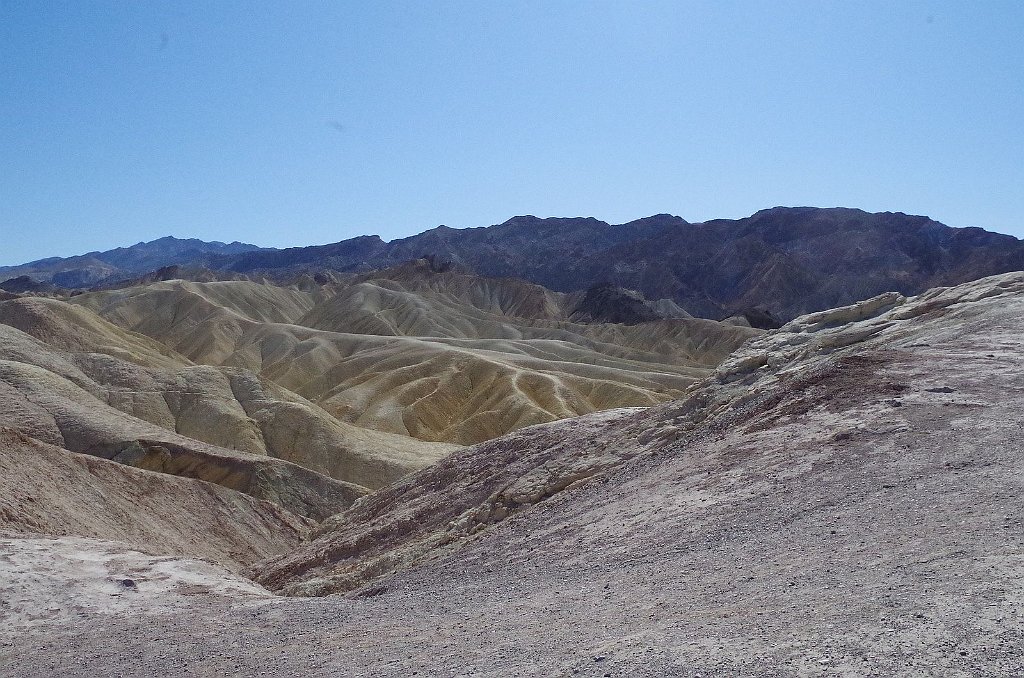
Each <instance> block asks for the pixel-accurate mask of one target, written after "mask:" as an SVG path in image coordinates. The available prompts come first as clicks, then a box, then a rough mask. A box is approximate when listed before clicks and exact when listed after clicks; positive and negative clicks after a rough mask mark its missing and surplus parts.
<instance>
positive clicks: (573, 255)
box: [215, 207, 1024, 326]
mask: <svg viewBox="0 0 1024 678" xmlns="http://www.w3.org/2000/svg"><path fill="white" fill-rule="evenodd" d="M428 256H429V257H433V258H434V259H436V260H443V261H451V262H455V263H457V264H461V265H463V266H467V267H469V268H471V269H473V270H475V271H476V272H478V273H480V274H481V275H487V276H507V277H517V278H524V279H526V280H529V281H531V282H535V283H538V284H541V285H544V286H545V287H548V288H551V289H554V290H558V291H563V292H571V291H578V290H586V289H589V288H591V287H593V286H594V285H598V284H605V283H608V284H611V285H613V286H615V287H622V288H628V289H632V290H636V291H638V292H640V293H641V294H642V295H643V296H644V297H646V298H647V299H663V298H667V299H671V300H673V301H675V302H676V303H677V304H678V305H679V306H681V307H682V308H683V309H684V310H686V311H687V312H689V313H691V314H693V315H696V316H702V317H708V318H724V317H727V316H740V315H742V316H747V317H748V318H749V317H751V316H754V317H755V319H758V320H757V322H758V324H762V325H766V326H767V325H772V324H774V321H775V320H776V319H781V320H788V319H790V318H793V317H795V316H796V315H799V314H801V313H805V312H810V311H814V310H819V309H823V308H830V307H834V306H841V305H843V304H848V303H851V302H853V301H855V300H857V299H862V298H865V297H870V296H872V295H875V294H878V293H880V292H884V291H888V290H895V291H899V292H902V293H904V294H915V293H918V292H921V291H923V290H925V289H927V288H929V287H934V286H937V285H953V284H958V283H961V282H964V281H968V280H973V279H976V278H980V277H983V276H986V275H992V274H996V273H1003V272H1006V271H1013V270H1019V269H1021V268H1024V243H1022V242H1021V241H1020V240H1018V239H1017V238H1014V237H1012V236H1008V235H1002V234H998V233H992V232H988V231H984V230H982V229H980V228H950V227H948V226H945V225H944V224H941V223H939V222H937V221H934V220H932V219H929V218H928V217H922V216H911V215H907V214H903V213H900V212H895V213H894V212H883V213H875V214H873V213H868V212H864V211H861V210H856V209H846V208H830V209H819V208H813V207H793V208H788V207H776V208H773V209H768V210H762V211H760V212H757V213H756V214H754V215H752V216H750V217H747V218H745V219H738V220H728V219H718V220H714V221H707V222H704V223H700V224H691V223H687V222H686V221H684V220H683V219H681V218H679V217H674V216H670V215H667V214H659V215H655V216H652V217H647V218H645V219H639V220H636V221H632V222H629V223H626V224H621V225H611V224H607V223H605V222H603V221H598V220H597V219H593V218H573V219H561V218H552V219H540V218H537V217H533V216H522V217H514V218H512V219H509V220H508V221H506V222H505V223H503V224H498V225H496V226H490V227H488V228H469V229H452V228H447V227H445V226H440V227H438V228H435V229H431V230H429V231H426V232H424V233H421V234H419V235H416V236H412V237H410V238H403V239H401V240H394V241H392V242H389V243H385V242H383V241H382V240H380V239H379V238H376V237H361V238H355V239H352V240H347V241H343V242H340V243H335V244H333V245H325V246H322V247H304V248H294V249H288V250H280V251H263V252H254V253H250V254H245V255H241V256H238V257H234V258H229V257H225V258H222V259H219V260H218V261H216V262H215V264H216V265H218V266H222V267H224V268H227V269H230V270H232V271H236V272H240V273H252V272H259V273H262V274H275V273H278V274H279V273H283V272H289V273H295V272H298V271H300V270H303V269H316V268H331V269H335V270H339V271H354V270H367V269H376V268H384V267H387V266H390V265H394V264H397V263H400V262H403V261H407V260H410V259H416V258H421V257H428ZM765 319H768V320H765ZM762 321H763V322H762Z"/></svg>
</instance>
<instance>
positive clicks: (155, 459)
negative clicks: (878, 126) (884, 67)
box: [0, 208, 1024, 676]
mask: <svg viewBox="0 0 1024 678" xmlns="http://www.w3.org/2000/svg"><path fill="white" fill-rule="evenodd" d="M839 252H842V253H843V256H842V257H839V256H838V254H837V253H839ZM1022 268H1024V245H1022V244H1021V241H1019V240H1017V239H1016V238H1013V237H1010V236H1002V235H998V234H994V233H989V232H987V231H982V230H981V229H953V228H948V227H946V226H944V225H942V224H939V223H937V222H935V221H932V220H930V219H927V218H924V217H912V216H907V215H903V214H892V213H884V214H871V213H866V212H861V211H858V210H846V209H812V208H775V209H771V210H764V211H762V212H758V213H757V214H755V215H753V216H751V217H749V218H747V219H741V220H735V221H726V220H718V221H711V222H706V223H700V224H690V223H687V222H685V221H683V220H682V219H679V218H678V217H669V216H666V215H658V216H654V217H649V218H646V219H641V220H638V221H635V222H630V223H627V224H622V225H609V224H607V223H604V222H600V221H597V220H596V219H537V218H534V217H516V218H514V219H511V220H509V221H508V222H505V223H503V224H500V225H496V226H491V227H487V228H479V229H466V230H458V229H447V228H444V227H442V228H439V229H433V230H430V231H426V232H424V233H423V234H420V235H418V236H413V237H411V238H407V239H404V240H395V241H391V242H388V243H385V242H383V241H382V240H380V239H379V238H375V237H361V238H355V239H352V240H347V241H342V242H338V243H336V244H333V245H323V246H315V247H304V248H295V249H290V250H274V249H266V248H258V247H256V246H252V245H244V244H241V243H232V244H230V245H225V244H223V243H206V242H202V241H186V240H175V239H173V238H166V239H163V240H159V241H154V242H150V243H140V244H139V245H135V246H132V247H126V248H121V249H118V250H112V251H107V252H93V253H90V254H87V255H82V256H78V257H71V258H65V259H60V258H53V259H46V260H42V261H37V262H32V263H29V264H25V265H19V266H11V267H7V268H5V269H0V278H2V279H4V280H5V282H2V283H0V289H2V290H3V292H0V295H2V297H0V298H2V300H0V337H2V341H0V470H2V473H0V620H2V624H0V667H2V669H0V673H3V674H4V675H12V676H41V675H62V676H128V675H138V676H152V675H167V676H171V675H175V676H176V675H196V676H203V675H272V676H286V675H353V676H357V675H362V676H406V675H413V674H417V675H446V676H454V675H509V676H512V675H518V676H532V675H566V676H569V675H596V676H607V675H613V676H614V675H650V676H662V675H679V676H698V675H700V676H709V675H792V674H803V675H937V674H941V675H949V676H957V675H961V676H974V675H1015V674H1019V673H1021V672H1024V660H1022V656H1024V655H1022V652H1021V650H1022V648H1024V576H1022V575H1024V523H1022V517H1024V508H1022V505H1021V501H1020V498H1021V496H1022V490H1024V472H1022V471H1021V464H1020V462H1021V453H1022V447H1021V431H1022V427H1024V417H1022V416H1021V412H1020V408H1019V397H1020V396H1021V394H1022V393H1024V347H1022V344H1021V341H1022V340H1021V337H1022V336H1024V273H1022V272H1020V269H1022Z"/></svg>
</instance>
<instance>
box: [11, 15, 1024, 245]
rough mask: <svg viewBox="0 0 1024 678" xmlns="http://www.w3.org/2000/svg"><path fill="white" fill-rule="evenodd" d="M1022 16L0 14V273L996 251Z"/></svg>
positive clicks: (1013, 154) (1016, 119)
mask: <svg viewBox="0 0 1024 678" xmlns="http://www.w3.org/2000/svg"><path fill="white" fill-rule="evenodd" d="M1022 36H1024V2H1019V1H1016V0H1013V1H1008V2H956V3H949V2H905V1H900V2H891V1H886V2H865V1H857V2H844V3H835V2H822V1H815V2H808V3H795V2H777V1H772V2H768V1H763V2H761V1H759V2H721V1H714V2H683V1H673V2H630V1H627V0H622V1H620V2H585V3H576V2H571V3H570V2H550V1H540V0H537V1H535V2H526V3H524V2H509V1H503V2H497V1H494V2H402V3H389V2H380V1H378V0H367V1H366V2H358V3H356V2H348V3H346V2H340V1H337V0H335V1H331V2H322V3H319V2H281V1H280V0H277V1H273V2H222V1H218V2H201V3H190V2H183V1H181V0H175V1H173V2H162V3H161V2H88V1H85V0H74V1H71V2H66V3H64V2H43V1H40V0H0V120H2V122H0V236H2V238H0V263H15V262H21V261H25V260H29V259H34V258H39V257H42V256H48V255H68V254H74V253H80V252H85V251H89V250H92V249H107V248H110V247H114V246H118V245H125V244H131V243H134V242H137V241H140V240H149V239H153V238H156V237H160V236H162V235H167V234H172V235H176V236H179V237H188V236H192V237H200V238H204V239H207V240H214V239H215V240H243V241H248V242H254V243H257V244H262V245H273V246H289V245H298V244H314V243H324V242H333V241H336V240H340V239H343V238H346V237H351V236H354V235H358V234H365V233H377V234H380V235H381V236H382V237H384V238H385V239H391V238H394V237H401V236H404V235H409V234H412V233H415V232H419V231H421V230H424V229H426V228H431V227H433V226H436V225H438V224H441V223H444V224H447V225H449V226H453V227H464V226H480V225H488V224H492V223H497V222H501V221H504V220H505V219H506V218H508V217H510V216H512V215H515V214H527V213H528V214H536V215H540V216H554V215H558V216H575V215H589V216H596V217H598V218H601V219H604V220H607V221H612V222H621V221H626V220H629V219H633V218H636V217H640V216H644V215H648V214H653V213H658V212H670V213H673V214H678V215H680V216H682V217H684V218H686V219H688V220H691V221H700V220H704V219H708V218H714V217H739V216H745V215H747V214H750V213H752V212H754V211H756V210H757V209H760V208H763V207H770V206H773V205H816V206H836V205H842V206H850V207H861V208H864V209H867V210H871V211H882V210H892V211H903V212H908V213H914V214H927V215H929V216H932V217H934V218H936V219H938V220H940V221H943V222H944V223H947V224H949V225H951V226H982V227H984V228H988V229H991V230H998V231H1002V232H1008V233H1014V234H1015V235H1018V236H1019V235H1024V216H1022V215H1024V39H1022Z"/></svg>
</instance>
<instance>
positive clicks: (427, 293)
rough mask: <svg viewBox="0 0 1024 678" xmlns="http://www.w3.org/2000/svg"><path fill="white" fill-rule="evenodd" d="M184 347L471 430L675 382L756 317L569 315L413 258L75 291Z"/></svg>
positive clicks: (431, 435)
mask: <svg viewBox="0 0 1024 678" xmlns="http://www.w3.org/2000/svg"><path fill="white" fill-rule="evenodd" d="M73 302H74V303H75V304H76V305H80V306H84V307H86V308H89V309H91V310H93V311H94V312H96V313H98V314H99V315H101V316H102V317H103V318H105V319H107V320H109V321H110V322H112V323H114V324H116V325H118V326H120V327H121V328H123V329H125V330H128V331H131V332H134V333H141V334H144V335H146V336H148V337H150V338H152V339H155V340H157V341H159V342H161V343H163V344H165V345H166V346H168V347H169V348H171V349H173V350H174V351H175V352H177V353H179V354H181V355H184V356H186V357H187V358H188V359H189V360H190V361H192V362H194V363H200V364H205V365H217V366H233V367H241V368H245V369H248V370H251V371H253V372H256V373H258V374H259V375H261V376H262V377H264V378H266V379H268V380H270V381H273V382H275V383H276V384H278V385H280V386H282V387H284V388H285V389H288V390H289V391H291V392H294V393H296V394H298V395H299V396H301V397H302V398H305V399H307V400H309V401H310V402H312V403H315V404H317V405H319V406H320V407H322V408H323V409H324V410H325V411H326V412H328V413H329V414H330V415H332V416H333V417H335V418H337V419H338V420H340V421H342V422H346V423H350V424H354V425H356V426H359V427H361V428H366V429H372V430H376V431H383V432H387V433H394V434H399V435H403V436H411V437H413V438H417V439H420V440H425V441H439V442H451V443H460V444H468V443H474V442H480V441H483V440H487V439H490V438H493V437H496V436H498V435H501V434H503V433H506V432H508V431H512V430H515V429H518V428H521V427H523V426H527V425H531V424H535V423H541V422H548V421H554V420H557V419H561V418H565V417H571V416H576V415H579V414H585V413H589V412H594V411H597V410H604V409H609V408H616V407H634V406H649V405H653V404H657V403H659V402H664V401H666V400H669V399H671V398H674V397H678V396H679V395H681V394H682V392H683V391H684V390H685V389H686V388H687V387H688V386H689V385H690V384H692V383H693V382H694V381H696V380H697V379H699V378H701V377H703V376H704V375H706V374H707V373H708V371H709V370H710V369H712V368H713V367H714V366H715V365H717V363H718V362H719V361H720V360H721V359H722V358H723V357H724V356H725V355H727V354H728V353H729V352H730V351H731V350H732V349H734V348H735V347H736V346H738V345H739V344H740V343H742V342H743V341H744V340H745V339H746V338H747V337H749V336H752V335H754V334H756V333H757V332H756V330H751V329H749V328H742V327H736V326H733V325H725V324H721V323H715V322H711V321H705V320H695V319H669V320H660V321H658V322H655V323H645V324H644V325H642V326H640V325H637V326H626V325H621V324H615V323H597V324H587V325H584V324H578V323H573V322H570V321H569V319H568V318H569V314H570V313H571V312H572V308H574V307H575V305H576V300H575V299H571V298H569V297H568V296H567V295H561V294H556V293H553V292H550V291H549V290H545V289H544V288H542V287H539V286H537V285H533V284H530V283H525V282H523V281H519V280H512V279H486V278H480V277H479V276H475V275H471V274H468V273H465V272H464V271H460V270H458V269H446V270H442V271H436V270H434V269H433V268H432V267H431V265H430V264H429V263H428V262H414V263H412V264H409V265H407V266H403V267H399V268H397V269H394V270H391V271H386V272H383V273H375V274H367V275H363V276H359V277H355V278H351V279H348V280H346V281H342V282H336V283H331V284H327V285H324V286H320V287H315V288H313V289H311V290H303V289H300V288H299V287H288V288H284V287H278V286H273V285H267V284H258V283H252V282H243V281H232V282H214V283H191V282H183V281H171V282H164V283H156V284H153V285H149V286H145V287H138V288H131V289H127V290H117V291H106V292H97V293H91V294H84V295H80V296H78V297H75V298H74V299H73Z"/></svg>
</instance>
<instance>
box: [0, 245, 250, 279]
mask: <svg viewBox="0 0 1024 678" xmlns="http://www.w3.org/2000/svg"><path fill="white" fill-rule="evenodd" d="M259 249H261V248H260V247H257V246H256V245H250V244H247V243H242V242H231V243H223V242H218V241H213V242H207V241H204V240H199V239H196V238H184V239H182V238H175V237H173V236H165V237H163V238H159V239H157V240H152V241H150V242H139V243H136V244H134V245H131V246H129V247H118V248H116V249H112V250H107V251H105V252H88V253H86V254H81V255H78V256H73V257H48V258H46V259H39V260H37V261H31V262H28V263H25V264H20V265H17V266H0V279H3V280H8V279H10V278H18V277H21V276H28V277H30V278H32V279H34V280H36V281H37V282H49V283H52V284H53V285H56V286H58V287H66V288H75V287H91V286H93V285H96V284H98V283H102V282H105V281H109V282H116V281H120V280H125V279H128V278H132V277H135V276H139V275H143V274H146V273H150V272H152V271H155V270H156V269H159V268H163V267H165V266H172V265H176V264H189V265H191V266H200V265H202V264H203V263H204V262H205V261H206V259H207V258H208V257H210V256H212V255H221V256H231V255H239V254H242V253H244V252H252V251H256V250H259Z"/></svg>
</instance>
